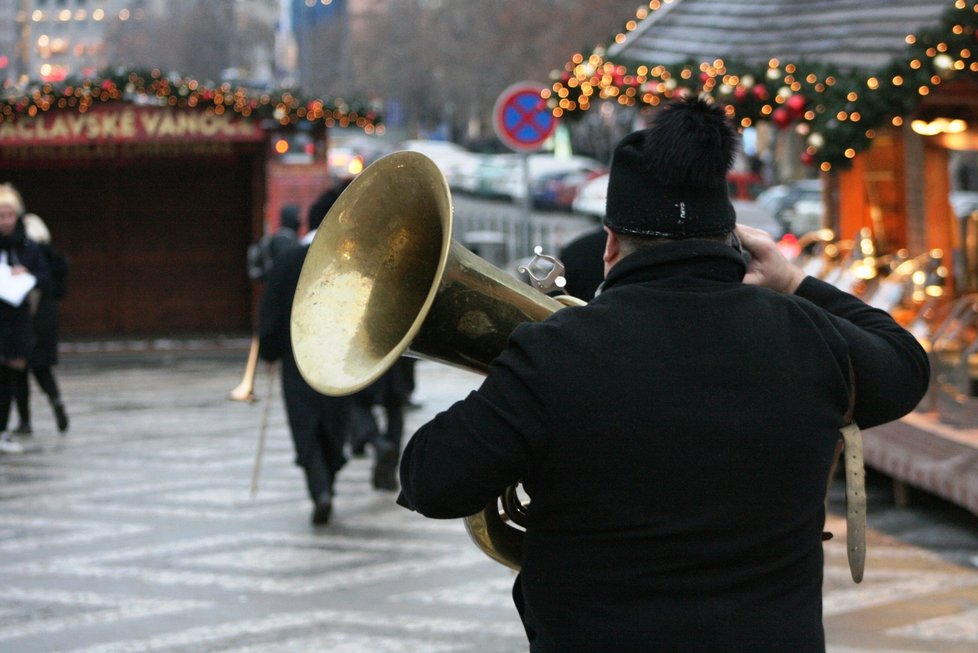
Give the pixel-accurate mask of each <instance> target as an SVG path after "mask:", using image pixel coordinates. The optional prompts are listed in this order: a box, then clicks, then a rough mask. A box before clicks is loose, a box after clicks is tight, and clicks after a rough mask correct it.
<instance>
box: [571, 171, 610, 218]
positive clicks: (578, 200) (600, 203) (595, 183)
mask: <svg viewBox="0 0 978 653" xmlns="http://www.w3.org/2000/svg"><path fill="white" fill-rule="evenodd" d="M607 202H608V173H604V174H600V175H597V176H596V177H594V178H593V179H591V180H590V181H587V182H585V183H584V184H582V185H581V187H580V188H579V189H578V191H577V197H575V198H574V203H573V204H572V205H571V208H572V209H573V210H574V213H580V214H581V215H590V216H593V217H595V218H598V219H599V220H600V219H601V218H604V211H605V205H606V204H607Z"/></svg>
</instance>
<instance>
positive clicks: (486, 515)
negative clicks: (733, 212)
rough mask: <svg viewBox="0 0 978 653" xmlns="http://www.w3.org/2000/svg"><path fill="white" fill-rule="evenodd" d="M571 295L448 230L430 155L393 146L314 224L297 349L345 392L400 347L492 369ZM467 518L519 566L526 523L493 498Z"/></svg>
mask: <svg viewBox="0 0 978 653" xmlns="http://www.w3.org/2000/svg"><path fill="white" fill-rule="evenodd" d="M564 305H565V304H564V303H563V302H561V301H558V300H557V299H554V298H552V297H549V296H547V295H545V294H543V293H542V292H539V291H537V290H535V289H533V288H531V287H530V286H528V285H526V284H524V283H522V282H520V281H519V280H517V279H515V278H514V277H512V276H511V275H509V274H507V273H505V272H503V271H502V270H500V269H499V268H496V267H495V266H493V265H491V264H490V263H488V262H487V261H485V260H483V259H481V258H479V257H478V256H476V255H475V254H474V253H472V252H470V251H469V250H467V249H466V248H465V247H463V246H462V245H460V244H459V243H458V242H456V241H454V240H452V202H451V194H450V192H449V189H448V184H447V183H446V181H445V178H444V176H443V175H442V173H441V171H439V169H438V167H437V166H436V165H435V164H434V162H433V161H431V159H429V158H428V157H426V156H424V155H423V154H420V153H417V152H410V151H402V152H395V153H393V154H389V155H387V156H385V157H383V158H381V159H378V160H377V161H376V162H374V163H373V164H372V165H370V166H369V167H368V168H367V169H366V170H364V171H363V173H361V174H360V176H359V177H357V178H356V179H355V180H354V181H353V182H352V183H351V184H350V185H349V186H348V187H347V189H346V190H345V191H344V192H343V194H342V195H340V197H339V199H338V200H337V201H336V203H335V204H334V205H333V207H332V209H330V211H329V213H327V214H326V217H325V218H324V219H323V222H322V225H321V226H320V227H319V230H318V231H317V232H316V236H315V238H314V239H313V242H312V245H311V246H310V248H309V252H308V254H307V255H306V260H305V263H304V264H303V267H302V272H301V274H300V276H299V283H298V286H297V288H296V293H295V299H294V303H293V308H292V324H291V329H292V347H293V351H294V354H295V359H296V363H297V365H298V367H299V371H300V373H301V374H302V376H303V377H304V378H305V379H306V381H307V382H308V383H309V385H311V386H312V387H313V388H315V389H316V390H318V391H319V392H322V393H324V394H327V395H334V396H339V395H347V394H351V393H353V392H356V391H357V390H360V389H362V388H364V387H366V386H368V385H370V384H371V383H372V382H374V381H375V380H377V379H378V378H379V377H380V376H381V375H382V374H383V373H384V372H385V371H386V370H387V369H388V368H390V367H391V366H392V365H393V364H394V363H395V362H396V361H397V359H398V358H399V357H400V356H402V355H408V356H413V357H415V358H423V359H427V360H433V361H438V362H441V363H446V364H449V365H454V366H456V367H461V368H463V369H467V370H470V371H475V372H482V373H485V371H486V370H487V369H488V367H489V363H490V362H491V361H492V360H493V359H494V358H495V357H496V356H498V355H499V353H500V352H502V350H503V348H504V347H505V346H506V342H507V340H508V338H509V335H510V334H511V333H512V331H513V329H515V328H516V327H517V326H518V325H519V324H521V323H523V322H528V321H539V320H542V319H544V318H546V317H548V316H549V315H551V314H553V313H554V312H555V311H557V310H559V309H560V308H562V307H563V306H564ZM506 512H507V514H510V511H508V510H507V511H506ZM514 519H515V517H514ZM466 528H467V530H468V531H469V534H470V536H471V537H472V539H473V540H474V541H475V543H476V545H477V546H479V548H481V549H482V550H483V551H484V552H485V553H486V554H487V555H489V557H491V558H493V559H494V560H496V561H498V562H501V563H502V564H505V565H507V566H509V567H511V568H513V569H519V565H520V557H521V551H522V532H521V531H519V530H517V529H515V528H513V527H510V526H507V525H505V524H504V523H503V518H502V516H501V515H500V511H499V508H498V507H497V504H496V502H495V501H494V502H493V503H491V504H490V505H489V506H488V507H487V508H486V509H485V510H484V511H483V512H482V513H479V514H477V515H473V516H471V517H468V518H466Z"/></svg>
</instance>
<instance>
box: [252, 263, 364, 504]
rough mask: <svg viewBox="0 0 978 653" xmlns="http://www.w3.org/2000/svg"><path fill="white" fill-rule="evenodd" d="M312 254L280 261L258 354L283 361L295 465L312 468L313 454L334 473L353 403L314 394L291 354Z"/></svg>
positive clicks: (262, 312)
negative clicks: (299, 294) (298, 292)
mask: <svg viewBox="0 0 978 653" xmlns="http://www.w3.org/2000/svg"><path fill="white" fill-rule="evenodd" d="M308 250H309V246H308V245H305V246H294V247H292V248H291V249H289V250H287V251H285V252H284V253H281V254H280V255H279V257H278V258H277V259H276V260H275V266H274V267H273V268H272V271H271V273H270V274H269V275H268V280H267V284H266V286H265V291H264V294H263V295H262V301H261V305H260V308H259V324H260V326H259V332H258V336H259V348H258V351H259V355H260V357H261V358H262V360H266V361H276V360H281V365H282V394H283V396H284V399H285V409H286V413H287V415H288V418H289V427H290V429H291V431H292V439H293V442H294V443H295V449H296V464H298V465H299V466H301V467H309V466H310V465H312V464H314V462H313V461H311V460H310V459H311V458H312V457H313V456H324V457H325V461H324V462H325V463H326V465H327V467H328V468H329V471H330V472H331V473H332V474H335V473H336V472H338V471H339V470H340V469H341V468H342V467H343V465H344V464H346V456H345V455H344V454H343V443H344V439H345V437H346V431H347V429H348V425H349V419H350V416H349V413H350V399H349V398H348V397H327V396H326V395H323V394H320V393H319V392H317V391H316V390H314V389H313V388H312V387H311V386H310V385H309V384H308V383H306V381H305V379H304V378H302V374H301V373H300V372H299V368H298V367H297V366H296V362H295V357H294V356H293V354H292V337H291V317H292V299H293V296H294V295H295V289H296V286H297V285H298V283H299V274H300V273H301V272H302V264H303V263H304V262H305V260H306V253H307V252H308ZM320 489H325V488H320ZM313 498H315V495H314V496H313Z"/></svg>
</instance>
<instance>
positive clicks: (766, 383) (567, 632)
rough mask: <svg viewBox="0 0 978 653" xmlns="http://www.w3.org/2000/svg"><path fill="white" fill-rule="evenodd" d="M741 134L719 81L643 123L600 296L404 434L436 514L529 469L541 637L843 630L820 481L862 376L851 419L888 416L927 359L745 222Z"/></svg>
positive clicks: (669, 640)
mask: <svg viewBox="0 0 978 653" xmlns="http://www.w3.org/2000/svg"><path fill="white" fill-rule="evenodd" d="M735 147H736V133H735V132H734V131H733V130H732V129H731V127H730V126H729V124H728V123H727V121H726V119H725V117H724V114H723V112H722V110H721V109H720V108H718V107H715V106H713V105H710V104H707V103H706V102H704V101H702V100H684V101H680V102H676V103H674V104H671V105H668V106H667V107H665V108H664V109H662V110H661V111H660V113H659V114H658V115H657V116H656V119H655V122H654V123H653V125H652V127H651V128H649V129H647V130H641V131H638V132H635V133H633V134H631V135H629V136H626V137H625V139H623V140H622V142H621V143H620V144H619V145H618V146H617V148H616V150H615V153H614V158H613V159H612V165H611V178H610V185H609V194H608V210H607V215H606V217H605V226H606V227H607V230H608V234H607V241H606V246H605V253H604V262H605V277H606V278H605V282H604V286H603V288H602V291H601V292H600V294H599V295H598V296H597V297H596V298H595V299H593V300H592V301H591V302H590V303H589V304H588V305H587V306H582V307H574V308H565V309H562V310H559V311H557V312H556V313H555V314H554V315H553V316H551V317H550V318H549V319H547V320H544V321H543V322H539V323H533V324H524V325H521V326H520V327H518V328H517V329H516V330H515V331H514V332H513V334H512V336H511V338H510V340H509V343H508V345H507V347H506V349H505V350H504V351H503V352H502V354H501V355H500V356H499V357H498V358H497V359H496V360H495V361H494V362H493V364H492V365H491V368H490V371H489V374H488V376H487V378H486V380H485V382H484V383H483V384H482V386H481V387H480V388H479V389H478V390H477V391H475V392H473V393H471V394H470V395H469V396H468V397H467V398H466V399H464V400H463V401H460V402H458V403H456V404H455V405H454V406H452V407H451V408H450V409H448V410H447V411H445V412H443V413H441V414H440V415H438V416H436V417H435V419H434V420H432V421H431V422H429V423H428V424H427V425H425V426H424V427H422V428H421V429H420V430H419V431H418V433H417V434H415V435H414V437H413V438H412V440H411V441H410V443H409V444H408V446H407V448H406V450H405V452H404V455H403V458H402V462H401V468H400V473H401V485H402V494H401V496H400V497H399V501H400V502H401V503H402V505H406V506H407V507H409V508H412V509H414V510H417V511H419V512H421V513H423V514H425V515H427V516H430V517H437V518H457V517H462V516H465V515H469V514H473V513H476V512H478V511H480V510H481V509H482V508H483V507H484V506H486V505H487V504H488V503H489V502H490V501H495V497H496V496H497V495H498V494H499V493H500V492H501V491H502V490H503V489H504V488H505V487H507V486H508V485H511V484H513V483H515V482H517V481H522V483H523V486H524V488H525V489H526V491H527V492H528V494H529V495H530V496H531V498H532V500H531V502H530V505H529V508H528V516H527V532H526V535H525V539H524V545H523V553H522V568H521V573H520V574H519V576H518V577H517V580H516V583H515V587H514V592H513V594H514V599H515V602H516V605H517V608H518V609H519V612H520V615H521V618H522V620H523V624H524V626H525V629H526V633H527V637H528V639H529V642H530V650H531V651H547V652H550V651H559V652H560V653H568V652H578V651H579V652H581V653H584V652H587V653H593V652H595V651H621V652H623V653H625V652H627V653H635V652H639V651H669V652H672V651H682V652H683V653H692V652H711V653H715V652H716V651H724V652H725V653H736V652H742V653H764V652H771V653H773V652H779V653H784V652H787V651H791V652H792V653H822V652H823V651H824V650H825V641H824V633H823V626H822V602H821V587H822V567H823V552H822V528H823V526H824V521H825V512H824V505H825V504H824V499H825V491H826V479H827V478H828V474H829V468H830V465H831V462H832V459H833V457H834V453H835V446H836V443H837V441H838V440H839V437H840V427H842V426H843V425H844V423H845V421H846V420H845V415H846V413H847V409H848V407H849V401H850V393H851V392H852V390H853V388H852V386H851V383H850V379H851V378H854V379H855V381H854V383H855V402H856V403H855V421H856V422H857V423H858V424H859V425H860V426H862V427H870V426H874V425H877V424H880V423H883V422H887V421H890V420H894V419H897V418H899V417H901V416H902V415H904V414H906V413H907V412H909V411H910V410H912V409H913V408H914V406H915V405H916V404H917V402H918V401H919V400H920V398H921V397H922V395H923V394H924V391H925V390H926V387H927V383H928V374H929V370H928V363H927V357H926V355H925V353H924V351H923V350H922V349H921V347H920V346H919V345H918V343H917V342H916V340H915V339H914V338H913V336H911V335H910V334H909V333H907V332H906V331H905V330H904V329H902V328H901V327H900V326H898V325H897V324H896V323H895V322H894V321H893V319H892V318H891V317H890V316H889V315H888V314H887V313H885V312H883V311H879V310H876V309H873V308H871V307H869V306H867V305H866V304H864V303H863V302H861V301H860V300H858V299H856V298H855V297H853V296H851V295H849V294H847V293H844V292H842V291H840V290H838V289H836V288H834V287H832V286H830V285H828V284H826V283H823V282H821V281H819V280H817V279H814V278H811V277H804V274H803V273H802V272H801V270H800V269H798V268H796V267H794V266H793V265H791V264H790V263H789V262H788V261H786V260H785V259H784V258H783V257H782V256H781V255H780V253H779V252H778V250H777V248H776V246H775V244H774V242H773V240H772V239H771V238H770V237H769V236H768V235H767V234H765V233H764V232H761V231H759V230H756V229H750V228H746V227H736V230H735V215H734V210H733V206H732V205H731V204H730V201H729V199H728V197H727V191H726V184H725V177H726V172H727V170H728V169H729V166H730V164H731V161H732V159H733V155H734V150H735ZM735 235H739V241H738V240H737V239H736V238H735ZM740 242H742V243H743V247H744V248H746V250H747V251H748V252H749V254H750V256H751V258H750V261H749V262H748V261H747V260H746V257H744V256H743V254H742V251H741V249H740ZM850 361H851V366H852V370H853V371H854V377H853V376H851V375H850Z"/></svg>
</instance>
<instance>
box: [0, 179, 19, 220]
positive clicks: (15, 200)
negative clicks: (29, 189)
mask: <svg viewBox="0 0 978 653" xmlns="http://www.w3.org/2000/svg"><path fill="white" fill-rule="evenodd" d="M0 206H7V207H10V208H12V209H13V210H14V212H15V213H17V215H21V214H22V213H23V212H24V200H22V199H21V198H20V193H18V192H17V189H16V188H14V187H13V186H11V185H10V184H0Z"/></svg>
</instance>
